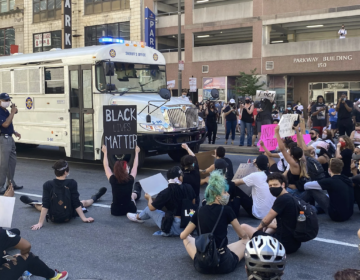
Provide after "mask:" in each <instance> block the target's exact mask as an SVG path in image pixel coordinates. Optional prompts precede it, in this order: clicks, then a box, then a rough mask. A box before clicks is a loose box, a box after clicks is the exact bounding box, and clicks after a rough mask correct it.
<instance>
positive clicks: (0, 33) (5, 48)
mask: <svg viewBox="0 0 360 280" xmlns="http://www.w3.org/2000/svg"><path fill="white" fill-rule="evenodd" d="M11 45H15V29H14V28H7V29H0V56H2V55H10V46H11Z"/></svg>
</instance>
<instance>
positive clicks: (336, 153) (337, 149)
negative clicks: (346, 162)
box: [335, 143, 342, 158]
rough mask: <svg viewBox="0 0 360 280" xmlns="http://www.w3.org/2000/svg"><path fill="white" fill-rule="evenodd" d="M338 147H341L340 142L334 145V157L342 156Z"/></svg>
mask: <svg viewBox="0 0 360 280" xmlns="http://www.w3.org/2000/svg"><path fill="white" fill-rule="evenodd" d="M340 147H341V144H340V143H338V144H337V145H336V152H335V157H336V158H342V156H341V151H340Z"/></svg>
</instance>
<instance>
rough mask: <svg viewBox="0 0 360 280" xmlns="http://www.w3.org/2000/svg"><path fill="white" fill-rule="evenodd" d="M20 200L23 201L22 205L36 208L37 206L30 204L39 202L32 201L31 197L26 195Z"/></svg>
mask: <svg viewBox="0 0 360 280" xmlns="http://www.w3.org/2000/svg"><path fill="white" fill-rule="evenodd" d="M20 200H21V202H22V203H24V204H27V205H30V206H31V207H35V206H34V205H32V204H30V203H33V202H39V201H38V200H33V199H31V198H30V197H28V196H26V195H22V196H20Z"/></svg>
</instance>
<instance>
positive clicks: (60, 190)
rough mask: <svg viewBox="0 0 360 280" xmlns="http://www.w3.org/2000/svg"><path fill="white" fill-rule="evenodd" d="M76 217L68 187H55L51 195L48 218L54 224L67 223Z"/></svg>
mask: <svg viewBox="0 0 360 280" xmlns="http://www.w3.org/2000/svg"><path fill="white" fill-rule="evenodd" d="M73 216H74V210H73V207H72V204H71V192H70V189H69V188H68V187H67V186H64V187H56V186H53V188H52V190H51V193H50V207H49V212H48V218H49V219H50V221H52V222H53V223H66V222H68V221H70V219H71V218H72V217H73Z"/></svg>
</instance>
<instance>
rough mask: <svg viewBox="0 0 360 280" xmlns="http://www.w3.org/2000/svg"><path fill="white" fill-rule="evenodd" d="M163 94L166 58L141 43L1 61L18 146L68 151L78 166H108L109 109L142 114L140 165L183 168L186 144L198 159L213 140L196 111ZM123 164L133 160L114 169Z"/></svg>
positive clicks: (1, 87) (1, 83) (0, 79)
mask: <svg viewBox="0 0 360 280" xmlns="http://www.w3.org/2000/svg"><path fill="white" fill-rule="evenodd" d="M160 89H166V68H165V59H164V57H163V55H162V54H161V53H160V52H158V51H157V50H155V49H152V48H149V47H146V46H144V45H141V43H140V44H139V43H136V42H128V41H126V42H124V43H123V44H111V45H102V46H92V47H85V48H77V49H67V50H59V49H56V50H51V51H48V52H42V53H34V54H16V55H12V56H9V57H2V58H0V92H6V93H8V94H9V95H11V97H12V98H13V99H12V102H13V103H15V104H16V106H18V111H19V112H18V114H17V115H16V117H15V118H14V125H15V128H16V130H17V131H19V132H20V133H21V135H22V139H21V140H20V141H18V142H19V143H24V144H34V145H49V146H58V147H64V149H65V152H66V156H67V157H71V158H79V159H86V160H100V159H101V157H102V153H101V145H102V143H103V109H102V108H103V106H104V105H136V106H137V112H138V124H137V130H138V145H139V147H140V148H141V154H140V159H139V163H140V165H141V164H142V163H143V161H144V159H145V157H146V156H151V155H158V154H166V153H167V154H169V156H170V157H171V158H172V159H173V160H176V161H178V160H179V159H180V158H181V156H183V155H184V152H185V151H184V150H183V149H181V144H182V143H187V144H188V145H189V147H191V148H192V149H194V150H195V151H197V150H198V149H199V145H200V144H201V143H202V142H203V141H204V140H205V136H206V132H205V124H204V121H203V120H202V119H201V118H199V117H198V111H197V109H196V107H195V106H194V105H193V104H191V103H190V102H189V101H188V100H185V99H183V98H181V97H172V98H171V99H169V100H164V99H163V98H161V97H160V95H159V94H158V92H159V90H160ZM116 159H125V160H128V161H132V159H133V155H116V156H112V157H111V158H109V160H110V163H111V164H113V163H114V161H115V160H116Z"/></svg>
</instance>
